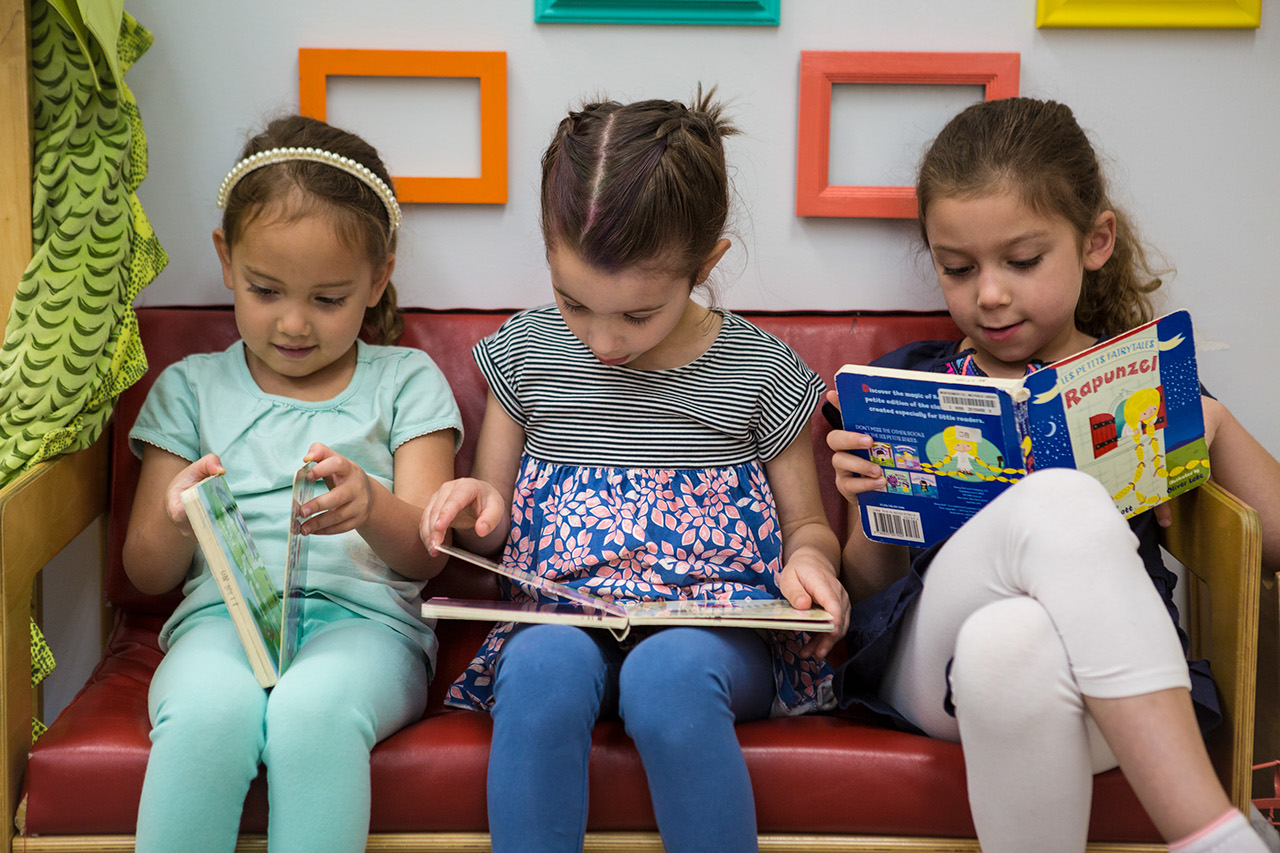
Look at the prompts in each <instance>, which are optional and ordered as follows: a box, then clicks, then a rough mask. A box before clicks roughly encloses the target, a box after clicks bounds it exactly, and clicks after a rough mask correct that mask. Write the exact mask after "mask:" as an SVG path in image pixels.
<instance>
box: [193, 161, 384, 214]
mask: <svg viewBox="0 0 1280 853" xmlns="http://www.w3.org/2000/svg"><path fill="white" fill-rule="evenodd" d="M288 160H310V161H311V162H313V163H324V164H326V165H329V166H332V167H333V168H335V169H341V170H342V171H344V172H346V173H347V174H348V175H353V176H354V177H356V178H358V179H359V180H360V181H361V182H362V183H364V184H366V185H367V186H368V187H369V188H370V189H372V190H373V191H374V192H376V193H377V194H378V197H379V198H380V199H382V203H383V204H384V205H385V206H386V208H387V219H388V220H389V221H390V222H391V233H393V234H394V233H395V232H396V231H397V230H399V228H400V222H401V217H400V205H399V204H398V203H397V202H396V194H395V193H394V192H392V191H391V187H389V186H387V184H386V182H385V181H383V180H382V178H379V177H378V176H377V175H375V174H374V173H373V172H372V171H370V169H369V168H368V167H367V166H364V165H362V164H360V163H357V162H356V161H355V160H352V159H351V158H350V157H343V156H342V155H341V154H334V153H333V152H332V151H325V150H323V149H321V148H272V149H270V150H268V151H259V152H258V153H257V154H250V155H249V156H248V157H246V158H244V159H243V160H241V161H240V162H239V163H237V164H236V165H235V166H234V167H232V169H231V171H230V172H228V173H227V176H226V177H225V178H223V179H222V185H221V186H220V187H218V207H219V208H224V207H226V206H227V197H228V196H230V195H231V190H232V189H234V188H235V185H236V184H238V183H240V179H241V178H243V177H244V176H245V175H247V174H249V173H250V172H252V171H253V170H255V169H261V168H262V167H263V166H272V165H274V164H276V163H284V162H286V161H288Z"/></svg>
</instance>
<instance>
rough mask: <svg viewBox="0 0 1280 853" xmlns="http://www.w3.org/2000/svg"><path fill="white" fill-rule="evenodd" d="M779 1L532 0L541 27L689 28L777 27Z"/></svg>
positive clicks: (780, 2)
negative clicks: (662, 26) (629, 26)
mask: <svg viewBox="0 0 1280 853" xmlns="http://www.w3.org/2000/svg"><path fill="white" fill-rule="evenodd" d="M781 18H782V0H662V2H654V0H534V2H533V19H534V20H535V21H537V22H538V23H540V24H690V25H707V24H719V25H723V26H757V27H776V26H778V24H779V22H780V21H781Z"/></svg>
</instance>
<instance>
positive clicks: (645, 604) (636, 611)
mask: <svg viewBox="0 0 1280 853" xmlns="http://www.w3.org/2000/svg"><path fill="white" fill-rule="evenodd" d="M622 606H623V607H625V608H626V610H627V616H628V618H629V619H630V621H631V624H632V625H646V624H648V625H680V624H687V623H690V622H702V621H712V622H722V623H723V624H725V625H734V626H737V627H744V628H772V629H775V630H799V631H813V632H816V633H825V632H828V631H833V630H835V620H834V619H833V618H832V616H831V614H830V613H828V612H827V611H825V610H823V609H822V608H821V607H816V606H815V607H812V608H810V609H809V610H800V609H799V608H796V607H792V606H791V604H790V602H788V601H786V600H784V599H778V598H739V599H729V600H721V599H717V600H714V601H708V600H705V599H678V600H675V601H668V600H663V601H625V602H622Z"/></svg>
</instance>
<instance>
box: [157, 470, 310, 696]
mask: <svg viewBox="0 0 1280 853" xmlns="http://www.w3.org/2000/svg"><path fill="white" fill-rule="evenodd" d="M314 464H315V463H312V462H308V463H307V464H306V465H304V466H302V467H301V468H299V469H298V470H297V472H296V473H295V474H294V475H293V489H292V492H291V495H290V510H289V535H288V540H287V544H286V549H285V564H284V584H283V592H281V591H279V590H277V589H276V587H275V584H273V583H272V582H271V576H270V573H269V572H268V571H267V568H266V566H265V565H264V564H263V562H262V556H261V555H260V554H259V553H258V546H257V545H256V544H255V543H254V541H253V536H252V535H251V534H250V533H249V528H248V526H247V525H246V524H245V521H244V517H243V516H242V515H241V514H240V508H239V507H238V506H236V499H235V496H234V495H232V494H231V490H230V489H229V488H227V483H226V479H225V477H224V476H223V475H221V474H219V475H217V476H214V477H208V478H206V479H204V480H201V481H200V482H199V483H196V484H195V485H194V486H192V487H190V488H188V489H185V490H184V491H183V492H182V505H183V506H184V507H185V508H186V511H187V518H188V519H189V520H190V521H191V529H192V530H193V531H194V532H195V535H196V541H197V542H199V544H200V549H201V551H203V552H204V557H205V561H206V562H207V563H208V564H209V571H210V572H211V573H212V574H213V579H214V581H216V582H217V584H218V591H219V592H221V593H222V599H223V601H225V602H226V605H227V611H228V612H229V613H230V614H231V621H232V623H233V624H234V625H235V627H236V634H238V635H239V637H240V642H241V643H242V644H243V645H244V650H245V654H246V655H248V657H249V663H250V665H251V666H252V667H253V674H254V676H255V677H257V679H258V683H259V684H261V685H262V686H263V687H271V686H273V685H274V684H275V683H276V682H277V681H278V680H279V679H280V676H281V675H282V674H283V673H284V671H285V669H286V668H287V667H288V666H289V662H290V661H291V660H293V656H294V653H295V652H296V651H297V650H298V644H299V642H300V640H301V636H300V632H301V630H302V604H303V598H304V596H305V590H306V573H307V548H306V541H305V537H304V536H303V535H302V532H301V527H302V522H303V521H304V519H302V518H301V517H300V513H299V508H300V507H301V506H302V504H305V503H306V502H307V501H309V500H311V497H312V495H313V494H314V493H315V491H316V483H315V482H314V481H311V480H308V479H307V477H306V474H307V472H308V471H310V470H311V468H312V466H313V465H314Z"/></svg>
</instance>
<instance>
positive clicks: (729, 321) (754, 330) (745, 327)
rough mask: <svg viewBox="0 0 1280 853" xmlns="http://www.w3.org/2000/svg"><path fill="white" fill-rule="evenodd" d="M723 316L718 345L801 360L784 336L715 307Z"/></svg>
mask: <svg viewBox="0 0 1280 853" xmlns="http://www.w3.org/2000/svg"><path fill="white" fill-rule="evenodd" d="M714 310H716V312H717V313H718V314H720V316H721V318H722V319H721V325H720V337H719V339H718V340H717V345H719V346H720V347H722V348H733V349H737V350H743V349H745V350H752V351H755V352H758V353H761V354H766V355H771V356H780V355H785V356H786V357H787V358H788V359H793V360H796V361H799V360H800V356H799V355H797V354H796V351H795V350H794V349H792V348H791V345H790V344H788V343H787V342H786V341H784V340H783V339H782V338H780V337H778V336H777V335H775V334H773V333H772V332H769V331H766V330H765V329H762V328H760V327H759V326H757V325H756V324H755V323H753V322H751V321H750V320H748V319H747V318H746V317H743V316H741V315H739V314H735V313H733V312H732V311H728V310H725V309H723V308H720V309H714Z"/></svg>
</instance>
